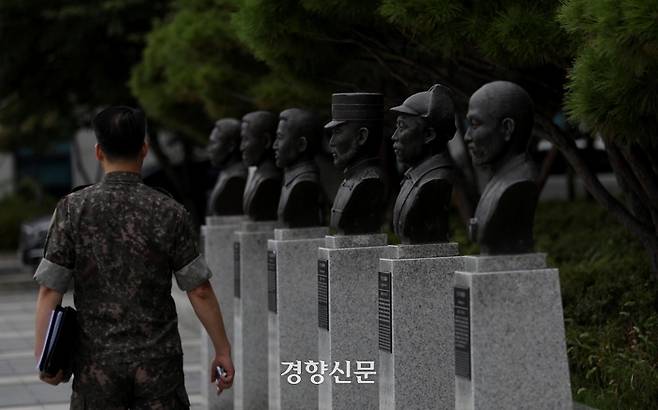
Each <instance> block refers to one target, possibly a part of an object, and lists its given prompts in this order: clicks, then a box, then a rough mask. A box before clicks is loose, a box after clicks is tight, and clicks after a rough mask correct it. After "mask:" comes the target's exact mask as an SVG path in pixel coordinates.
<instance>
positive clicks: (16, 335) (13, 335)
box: [0, 330, 34, 339]
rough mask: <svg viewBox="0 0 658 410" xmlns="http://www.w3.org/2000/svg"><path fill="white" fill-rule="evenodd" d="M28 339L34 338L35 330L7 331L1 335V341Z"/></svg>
mask: <svg viewBox="0 0 658 410" xmlns="http://www.w3.org/2000/svg"><path fill="white" fill-rule="evenodd" d="M26 337H34V330H21V331H15V330H6V331H3V332H2V333H0V339H23V338H26Z"/></svg>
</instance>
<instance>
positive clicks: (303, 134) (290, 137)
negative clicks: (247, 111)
mask: <svg viewBox="0 0 658 410" xmlns="http://www.w3.org/2000/svg"><path fill="white" fill-rule="evenodd" d="M321 136H322V128H321V126H320V122H319V120H318V118H317V117H316V115H315V114H314V113H312V112H311V111H307V110H302V109H300V108H289V109H287V110H285V111H282V112H281V114H280V115H279V125H278V127H277V129H276V139H275V140H274V146H273V148H274V158H275V161H276V166H277V167H279V168H286V167H289V166H291V165H294V164H296V163H297V162H299V161H303V160H308V159H312V158H313V156H314V155H315V154H316V153H317V151H318V148H319V146H320V138H321Z"/></svg>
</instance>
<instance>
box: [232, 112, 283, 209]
mask: <svg viewBox="0 0 658 410" xmlns="http://www.w3.org/2000/svg"><path fill="white" fill-rule="evenodd" d="M276 125H277V118H276V115H274V114H273V113H271V112H268V111H254V112H250V113H249V114H247V115H245V116H244V117H242V130H241V137H242V142H241V144H240V151H242V161H243V162H244V165H246V166H255V167H256V170H255V171H254V172H253V173H252V174H251V175H250V176H249V178H248V179H247V185H246V187H245V190H244V196H243V199H242V209H243V211H244V213H245V214H246V215H247V216H248V217H249V219H251V220H253V221H270V220H276V217H277V215H276V214H277V203H278V202H279V195H280V194H281V171H280V170H279V169H278V168H277V167H276V165H274V151H273V150H272V143H273V142H274V135H275V134H276Z"/></svg>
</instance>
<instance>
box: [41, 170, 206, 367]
mask: <svg viewBox="0 0 658 410" xmlns="http://www.w3.org/2000/svg"><path fill="white" fill-rule="evenodd" d="M172 273H173V275H174V276H175V277H176V281H177V282H178V286H179V287H180V288H181V289H182V290H191V289H193V288H195V287H197V286H198V285H200V284H202V283H203V282H205V281H206V280H207V279H208V278H209V277H210V276H211V273H210V271H209V269H208V267H207V265H206V264H205V261H204V260H203V257H201V256H200V255H199V249H198V244H197V234H196V232H195V230H194V228H193V226H192V224H191V221H190V218H189V216H188V214H187V212H186V211H185V209H184V208H183V207H182V206H181V205H180V204H178V203H177V202H176V201H175V200H173V199H172V198H170V197H169V196H167V195H165V194H163V193H161V192H159V191H157V190H154V189H152V188H149V187H147V186H146V185H144V184H143V183H142V182H141V177H140V176H139V175H138V174H135V173H130V172H111V173H109V174H106V175H105V177H104V178H103V180H102V181H101V182H100V183H98V184H95V185H92V186H89V187H87V188H85V189H82V190H80V191H77V192H74V193H71V194H69V195H67V196H66V197H64V198H63V199H62V200H60V202H59V203H58V205H57V208H56V209H55V213H54V215H53V220H52V222H51V226H50V230H49V233H48V239H47V240H46V246H45V255H44V259H43V260H42V262H41V264H40V265H39V267H38V269H37V271H36V273H35V275H34V277H35V280H37V282H39V284H41V285H43V286H46V287H48V288H51V289H54V290H57V291H59V292H61V293H64V292H66V290H67V288H68V286H69V282H70V280H71V279H73V283H74V294H73V297H74V301H75V307H76V308H77V310H78V324H79V328H80V334H79V339H78V342H79V350H78V354H79V355H80V356H81V357H94V358H97V359H99V360H100V359H104V358H111V359H112V360H118V361H134V360H141V359H152V358H161V357H167V356H173V355H180V354H182V349H181V342H180V336H179V334H178V326H177V316H176V308H175V305H174V301H173V299H172V297H171V278H172Z"/></svg>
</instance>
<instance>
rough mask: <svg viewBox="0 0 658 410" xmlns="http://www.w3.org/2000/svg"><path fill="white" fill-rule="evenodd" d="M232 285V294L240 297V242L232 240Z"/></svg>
mask: <svg viewBox="0 0 658 410" xmlns="http://www.w3.org/2000/svg"><path fill="white" fill-rule="evenodd" d="M233 285H234V286H235V287H234V288H233V289H234V292H233V293H234V295H235V297H236V298H239V297H240V242H233Z"/></svg>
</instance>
